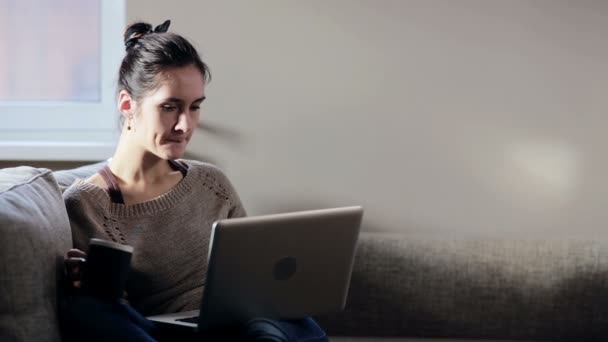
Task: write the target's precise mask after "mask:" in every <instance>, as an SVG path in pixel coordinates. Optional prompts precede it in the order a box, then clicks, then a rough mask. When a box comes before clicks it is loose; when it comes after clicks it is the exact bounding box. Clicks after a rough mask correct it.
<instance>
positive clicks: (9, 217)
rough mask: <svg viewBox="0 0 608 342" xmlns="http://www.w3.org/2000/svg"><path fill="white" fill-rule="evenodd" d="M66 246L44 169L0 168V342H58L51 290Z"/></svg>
mask: <svg viewBox="0 0 608 342" xmlns="http://www.w3.org/2000/svg"><path fill="white" fill-rule="evenodd" d="M71 246H72V236H71V232H70V224H69V221H68V216H67V213H66V210H65V206H64V204H63V199H62V197H61V192H60V190H59V187H58V185H57V183H56V182H55V178H54V177H53V174H52V173H51V171H50V170H46V169H35V168H31V167H26V166H22V167H16V168H6V169H1V170H0V341H59V340H60V334H59V326H58V321H57V301H58V296H57V291H58V289H59V287H58V283H59V281H60V279H61V274H60V272H62V270H63V254H64V253H65V252H66V251H67V250H68V249H69V248H71Z"/></svg>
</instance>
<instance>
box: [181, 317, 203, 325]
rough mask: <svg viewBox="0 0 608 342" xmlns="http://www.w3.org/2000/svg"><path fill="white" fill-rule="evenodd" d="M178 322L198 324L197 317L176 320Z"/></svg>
mask: <svg viewBox="0 0 608 342" xmlns="http://www.w3.org/2000/svg"><path fill="white" fill-rule="evenodd" d="M176 321H178V322H186V323H194V324H196V323H198V316H194V317H187V318H180V319H176Z"/></svg>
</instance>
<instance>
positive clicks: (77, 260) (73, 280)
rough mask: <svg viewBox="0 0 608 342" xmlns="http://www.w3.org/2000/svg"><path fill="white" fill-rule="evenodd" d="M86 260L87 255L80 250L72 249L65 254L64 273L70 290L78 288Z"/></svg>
mask: <svg viewBox="0 0 608 342" xmlns="http://www.w3.org/2000/svg"><path fill="white" fill-rule="evenodd" d="M86 258H87V254H86V253H85V252H83V251H81V250H80V249H75V248H72V249H70V250H69V251H67V252H66V253H65V257H64V263H65V271H66V276H67V279H68V281H69V284H70V286H71V287H72V288H76V289H79V288H80V285H81V282H82V269H83V267H84V264H85V262H86V260H87V259H86Z"/></svg>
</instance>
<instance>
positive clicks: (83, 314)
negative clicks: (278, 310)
mask: <svg viewBox="0 0 608 342" xmlns="http://www.w3.org/2000/svg"><path fill="white" fill-rule="evenodd" d="M60 319H61V327H62V334H63V338H64V339H65V340H67V341H94V342H97V341H98V342H105V341H111V342H119V341H136V342H156V341H164V340H167V341H209V340H211V341H213V340H218V341H226V340H229V341H239V342H240V341H272V342H288V341H289V342H292V341H293V342H304V341H306V342H317V341H319V342H320V341H323V342H326V341H329V340H328V338H327V336H326V335H325V332H324V331H323V330H322V329H321V328H320V327H319V325H318V324H317V323H316V322H315V321H314V320H313V319H312V318H304V319H298V320H272V319H266V318H255V319H252V320H250V321H249V322H247V323H245V324H243V325H242V326H239V327H235V328H234V329H230V330H226V331H218V332H214V333H213V335H198V334H197V333H194V332H190V331H184V330H183V329H178V328H175V329H168V328H166V327H164V326H161V325H158V324H155V323H154V322H152V321H149V320H147V319H146V318H144V317H143V316H142V315H141V314H140V313H139V312H137V311H136V310H135V309H133V308H132V307H131V306H129V305H128V304H126V303H124V302H121V301H103V300H99V299H96V298H92V297H88V296H81V295H75V296H71V297H69V298H67V299H66V300H65V301H64V302H63V303H62V304H61V307H60Z"/></svg>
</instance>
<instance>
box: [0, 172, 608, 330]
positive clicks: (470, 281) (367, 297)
mask: <svg viewBox="0 0 608 342" xmlns="http://www.w3.org/2000/svg"><path fill="white" fill-rule="evenodd" d="M100 166H101V164H95V165H89V166H86V167H83V168H78V169H74V170H68V171H59V172H51V171H50V170H45V169H36V168H31V167H19V168H11V169H3V170H0V341H59V340H60V339H61V338H60V335H59V330H58V323H57V314H56V313H57V299H58V296H60V295H61V293H60V292H59V291H60V288H61V287H60V286H59V285H58V283H59V281H60V272H61V270H62V256H63V253H64V252H65V251H66V250H67V249H68V248H69V247H70V246H71V234H70V229H69V223H68V218H67V214H66V211H65V207H64V206H63V201H62V199H61V189H62V188H64V187H66V186H68V185H69V184H71V183H72V182H73V181H74V179H75V178H77V177H78V178H86V177H88V175H90V174H92V173H93V172H95V171H96V170H97V169H99V168H100ZM607 271H608V243H606V239H603V240H599V239H598V240H592V239H583V238H560V239H558V238H547V239H531V238H530V239H526V238H524V237H522V238H521V239H497V238H489V237H485V238H481V237H472V236H468V237H464V236H450V237H448V236H434V237H433V236H421V235H410V234H406V233H403V234H388V233H371V232H367V233H362V234H361V237H360V241H359V246H358V252H357V258H356V260H355V267H354V271H353V276H352V283H351V289H350V293H349V298H348V303H347V306H346V309H345V311H344V312H342V313H340V314H335V315H328V316H323V317H317V319H318V320H319V322H320V323H321V325H322V326H323V327H324V328H325V329H326V330H327V331H328V333H329V334H330V335H331V336H332V340H334V341H358V340H363V341H445V340H450V341H479V340H484V341H494V340H496V341H498V340H500V341H504V340H520V341H521V340H530V341H602V340H608V295H607V292H608V276H607V274H606V272H607Z"/></svg>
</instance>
